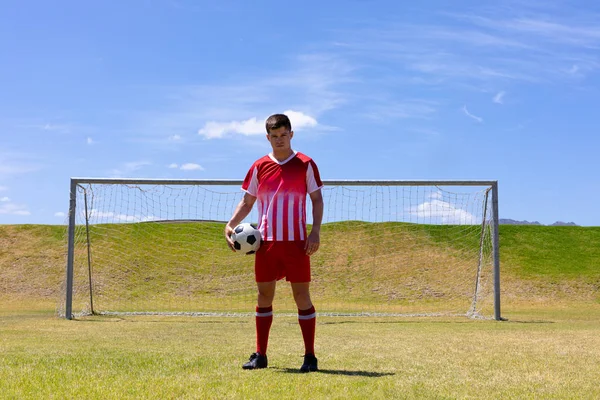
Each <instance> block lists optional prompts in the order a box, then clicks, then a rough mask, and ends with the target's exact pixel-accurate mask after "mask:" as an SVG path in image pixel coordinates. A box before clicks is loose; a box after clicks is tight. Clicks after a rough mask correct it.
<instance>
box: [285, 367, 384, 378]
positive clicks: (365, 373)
mask: <svg viewBox="0 0 600 400" xmlns="http://www.w3.org/2000/svg"><path fill="white" fill-rule="evenodd" d="M273 369H277V370H278V372H284V373H287V374H305V372H300V370H298V368H273ZM310 373H312V374H329V375H344V376H366V377H369V378H381V377H382V376H390V375H396V374H395V373H393V372H369V371H348V370H345V369H341V370H340V369H319V370H318V371H315V372H310Z"/></svg>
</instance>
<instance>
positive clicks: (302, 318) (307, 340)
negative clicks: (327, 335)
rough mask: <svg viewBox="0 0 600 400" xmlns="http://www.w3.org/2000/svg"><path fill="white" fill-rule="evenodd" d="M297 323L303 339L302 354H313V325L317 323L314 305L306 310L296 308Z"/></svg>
mask: <svg viewBox="0 0 600 400" xmlns="http://www.w3.org/2000/svg"><path fill="white" fill-rule="evenodd" d="M298 323H300V329H301V330H302V338H303V339H304V350H305V353H304V354H315V327H316V324H317V313H316V312H315V307H314V306H311V307H310V308H309V309H308V310H298Z"/></svg>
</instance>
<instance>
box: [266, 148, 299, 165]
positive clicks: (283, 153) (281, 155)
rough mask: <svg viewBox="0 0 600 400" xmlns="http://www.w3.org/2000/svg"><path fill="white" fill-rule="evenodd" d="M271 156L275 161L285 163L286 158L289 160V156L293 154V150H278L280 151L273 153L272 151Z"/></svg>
mask: <svg viewBox="0 0 600 400" xmlns="http://www.w3.org/2000/svg"><path fill="white" fill-rule="evenodd" d="M271 154H273V158H275V159H276V160H277V161H280V162H281V161H285V160H287V159H288V158H290V156H291V155H292V154H294V150H292V149H291V148H289V149H286V150H280V151H275V150H273V152H272V153H271Z"/></svg>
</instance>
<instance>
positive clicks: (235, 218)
mask: <svg viewBox="0 0 600 400" xmlns="http://www.w3.org/2000/svg"><path fill="white" fill-rule="evenodd" d="M255 201H256V197H254V196H252V195H251V194H250V193H248V192H246V194H244V197H243V198H242V200H240V202H239V204H238V205H237V207H236V208H235V211H234V212H233V215H232V216H231V219H230V220H229V222H228V223H227V225H225V240H227V244H228V245H229V248H230V249H231V250H232V251H235V249H234V247H233V240H231V234H232V233H233V229H234V228H235V227H236V226H238V224H239V223H240V222H242V221H243V220H244V218H246V217H247V216H248V214H250V211H252V207H253V206H254V202H255Z"/></svg>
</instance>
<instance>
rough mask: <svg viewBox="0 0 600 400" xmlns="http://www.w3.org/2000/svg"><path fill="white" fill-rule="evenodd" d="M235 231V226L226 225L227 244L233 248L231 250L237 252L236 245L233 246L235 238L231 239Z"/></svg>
mask: <svg viewBox="0 0 600 400" xmlns="http://www.w3.org/2000/svg"><path fill="white" fill-rule="evenodd" d="M232 233H233V228H232V227H231V226H229V224H227V225H225V240H226V241H227V245H228V246H229V248H230V249H231V251H233V252H235V247H233V240H231V234H232Z"/></svg>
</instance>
